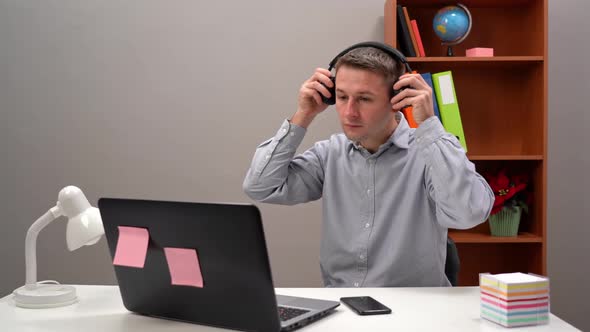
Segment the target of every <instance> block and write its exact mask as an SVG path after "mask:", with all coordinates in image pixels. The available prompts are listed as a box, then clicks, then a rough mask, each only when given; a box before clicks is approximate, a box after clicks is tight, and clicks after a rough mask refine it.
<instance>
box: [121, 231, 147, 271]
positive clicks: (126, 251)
mask: <svg viewBox="0 0 590 332" xmlns="http://www.w3.org/2000/svg"><path fill="white" fill-rule="evenodd" d="M118 228H119V239H118V240H117V249H116V251H115V259H114V260H113V264H114V265H120V266H130V267H138V268H143V265H144V264H145V256H146V254H147V247H148V242H149V239H150V235H149V233H148V230H147V229H146V228H139V227H128V226H119V227H118Z"/></svg>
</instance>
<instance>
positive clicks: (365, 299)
mask: <svg viewBox="0 0 590 332" xmlns="http://www.w3.org/2000/svg"><path fill="white" fill-rule="evenodd" d="M340 302H342V303H344V304H346V305H347V306H348V307H349V308H350V309H352V310H354V311H355V312H356V313H357V314H359V315H384V314H390V313H391V309H389V308H388V307H387V306H385V305H384V304H383V303H381V302H379V301H377V300H375V299H374V298H372V297H370V296H352V297H341V298H340Z"/></svg>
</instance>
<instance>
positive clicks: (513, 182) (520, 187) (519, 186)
mask: <svg viewBox="0 0 590 332" xmlns="http://www.w3.org/2000/svg"><path fill="white" fill-rule="evenodd" d="M486 180H487V181H488V183H489V185H490V187H491V188H492V190H493V191H494V197H495V200H494V206H493V207H492V212H491V214H495V213H498V212H500V210H502V209H503V208H504V207H505V206H512V205H516V204H515V203H516V202H514V199H515V195H516V194H518V193H521V192H523V191H524V190H525V189H526V187H527V183H528V181H529V179H528V175H527V174H521V175H513V176H510V177H508V175H506V170H504V169H502V170H501V171H499V172H498V174H495V175H492V174H488V175H486ZM525 199H526V198H525ZM519 203H520V204H526V202H519Z"/></svg>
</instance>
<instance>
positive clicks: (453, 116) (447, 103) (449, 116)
mask: <svg viewBox="0 0 590 332" xmlns="http://www.w3.org/2000/svg"><path fill="white" fill-rule="evenodd" d="M432 84H433V85H434V90H435V94H436V101H437V103H438V109H439V112H440V117H441V119H442V123H443V127H445V130H446V131H447V132H449V133H450V134H452V135H454V136H455V137H457V139H458V140H459V143H461V146H462V147H463V149H465V152H467V142H466V140H465V133H464V132H463V124H462V122H461V113H460V112H459V103H458V101H457V94H456V93H455V85H454V83H453V74H452V72H451V71H445V72H440V73H435V74H432Z"/></svg>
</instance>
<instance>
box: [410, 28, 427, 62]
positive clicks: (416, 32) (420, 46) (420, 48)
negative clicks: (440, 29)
mask: <svg viewBox="0 0 590 332" xmlns="http://www.w3.org/2000/svg"><path fill="white" fill-rule="evenodd" d="M410 24H411V25H412V30H413V31H414V37H415V38H416V44H418V51H420V56H426V54H425V53H424V45H423V44H422V38H421V37H420V31H419V30H418V22H416V20H411V21H410Z"/></svg>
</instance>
